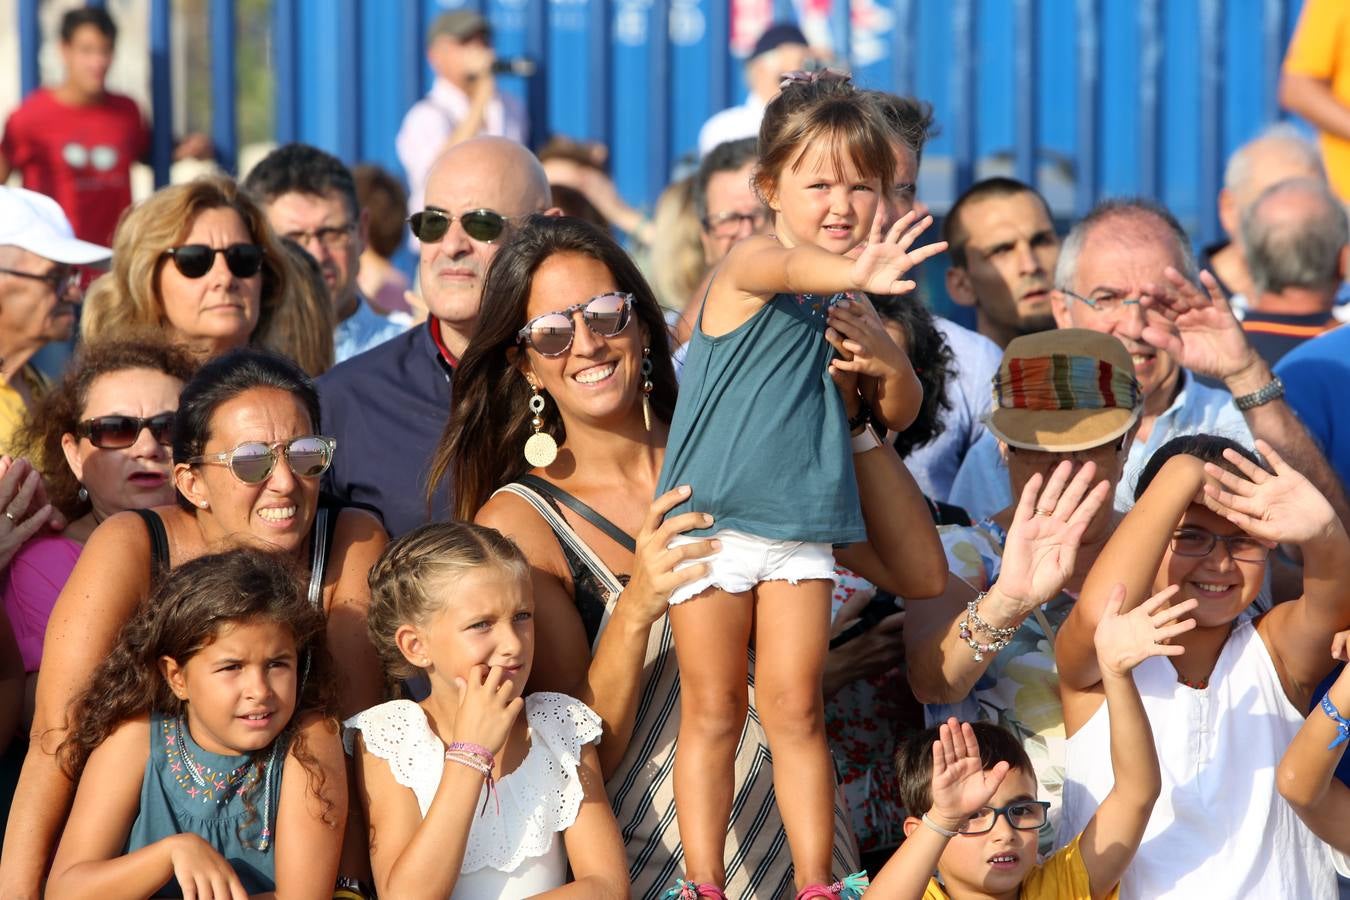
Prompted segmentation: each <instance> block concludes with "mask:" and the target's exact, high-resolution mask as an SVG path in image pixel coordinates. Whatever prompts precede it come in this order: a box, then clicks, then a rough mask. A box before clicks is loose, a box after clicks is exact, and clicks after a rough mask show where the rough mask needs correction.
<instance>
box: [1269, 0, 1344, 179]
mask: <svg viewBox="0 0 1350 900" xmlns="http://www.w3.org/2000/svg"><path fill="white" fill-rule="evenodd" d="M1284 70H1285V71H1286V72H1289V73H1291V74H1294V75H1304V76H1307V77H1308V78H1316V79H1317V80H1318V81H1323V82H1326V83H1327V84H1328V85H1329V86H1330V87H1331V93H1332V94H1333V95H1334V96H1335V97H1336V99H1337V100H1339V101H1340V102H1341V105H1342V106H1347V107H1350V3H1347V2H1346V0H1307V2H1306V3H1305V4H1304V6H1303V12H1302V13H1301V14H1300V15H1299V19H1298V28H1297V29H1296V30H1295V31H1294V39H1293V40H1292V41H1290V42H1289V53H1288V54H1286V56H1285V58H1284ZM1321 144H1322V156H1323V159H1324V160H1325V162H1326V167H1327V176H1328V177H1329V178H1330V179H1331V185H1332V187H1334V188H1335V189H1336V193H1338V194H1340V195H1341V198H1342V199H1345V200H1350V140H1346V139H1345V138H1340V137H1336V136H1335V135H1331V134H1327V133H1326V132H1322V135H1321Z"/></svg>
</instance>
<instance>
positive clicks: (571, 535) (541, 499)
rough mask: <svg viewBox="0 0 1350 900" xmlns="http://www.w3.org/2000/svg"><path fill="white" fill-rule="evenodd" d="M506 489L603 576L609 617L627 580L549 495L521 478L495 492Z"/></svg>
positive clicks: (580, 558)
mask: <svg viewBox="0 0 1350 900" xmlns="http://www.w3.org/2000/svg"><path fill="white" fill-rule="evenodd" d="M502 492H505V493H508V494H515V495H516V496H517V497H519V498H520V499H522V500H524V501H525V502H526V503H528V504H530V506H532V507H534V510H535V512H537V513H539V515H540V517H541V518H543V520H544V521H545V522H547V523H548V526H549V528H551V529H552V530H553V536H554V537H555V538H557V539H558V543H559V544H560V545H561V546H562V547H563V549H564V550H571V551H572V553H573V554H574V555H575V556H576V557H577V559H579V560H580V561H581V563H582V565H584V566H585V567H586V568H587V569H589V570H590V571H591V574H593V575H594V576H595V577H596V578H598V579H599V580H600V583H601V584H602V585H604V588H605V592H606V594H608V596H607V598H606V602H605V607H606V609H605V617H604V618H605V620H606V621H607V620H608V618H609V614H610V612H612V611H613V608H614V601H615V600H616V599H617V598H618V596H619V593H620V592H621V591H622V590H623V582H622V581H620V580H619V577H618V576H617V575H615V574H614V573H613V572H611V571H610V569H609V566H607V565H605V563H604V560H602V559H600V557H598V556H596V555H595V551H594V550H592V549H591V548H590V547H589V546H588V545H587V544H586V542H585V541H583V540H582V539H581V537H580V536H578V535H577V533H576V532H575V531H573V530H572V526H571V525H569V524H567V520H566V519H564V518H563V516H562V513H560V512H558V510H557V509H556V508H554V506H553V505H552V504H551V503H550V502H549V500H548V498H547V497H545V496H544V495H542V494H539V493H538V492H537V491H535V490H534V489H533V488H532V487H529V486H527V485H524V484H521V483H520V482H513V483H511V484H508V485H506V486H505V487H501V488H498V489H497V490H496V491H495V492H494V496H495V495H496V494H500V493H502ZM602 627H603V626H602Z"/></svg>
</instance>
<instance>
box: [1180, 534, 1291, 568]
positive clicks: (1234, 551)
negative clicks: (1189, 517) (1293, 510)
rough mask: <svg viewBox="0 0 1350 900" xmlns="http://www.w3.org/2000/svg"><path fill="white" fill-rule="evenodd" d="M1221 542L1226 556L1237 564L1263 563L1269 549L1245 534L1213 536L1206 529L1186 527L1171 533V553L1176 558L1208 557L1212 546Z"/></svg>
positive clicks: (1268, 553)
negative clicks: (1226, 550) (1224, 547)
mask: <svg viewBox="0 0 1350 900" xmlns="http://www.w3.org/2000/svg"><path fill="white" fill-rule="evenodd" d="M1219 541H1223V543H1224V546H1226V547H1227V548H1228V555H1229V556H1231V557H1232V558H1233V559H1235V560H1237V561H1238V562H1265V561H1266V557H1268V556H1270V548H1269V547H1267V546H1266V545H1265V544H1263V543H1261V542H1260V541H1258V540H1257V539H1256V538H1254V537H1248V536H1247V535H1245V534H1215V533H1214V532H1212V531H1210V530H1209V529H1207V528H1196V527H1195V526H1187V527H1185V528H1178V529H1177V530H1176V531H1174V532H1173V533H1172V552H1173V553H1175V554H1176V555H1177V556H1209V554H1210V552H1211V551H1212V550H1213V549H1214V545H1215V544H1217V543H1218V542H1219Z"/></svg>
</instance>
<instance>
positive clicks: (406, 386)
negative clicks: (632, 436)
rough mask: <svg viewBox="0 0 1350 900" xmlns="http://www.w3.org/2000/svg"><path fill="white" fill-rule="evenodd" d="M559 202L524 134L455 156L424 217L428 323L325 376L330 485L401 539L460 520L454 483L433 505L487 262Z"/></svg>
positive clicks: (440, 168)
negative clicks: (433, 485) (453, 517)
mask: <svg viewBox="0 0 1350 900" xmlns="http://www.w3.org/2000/svg"><path fill="white" fill-rule="evenodd" d="M549 198H550V191H549V185H548V179H547V178H546V177H545V175H544V170H543V167H542V166H540V165H539V161H538V160H537V159H535V157H534V155H533V154H532V153H530V151H529V150H527V149H525V148H524V147H523V146H521V145H520V144H518V143H516V142H515V141H511V140H507V139H505V138H499V137H480V138H475V139H473V140H470V141H466V142H465V143H462V144H457V145H455V146H454V147H452V148H451V149H450V150H448V151H446V153H445V155H443V156H442V157H441V158H440V159H439V160H437V161H436V163H435V164H434V165H433V166H432V168H431V171H430V173H429V174H428V176H427V189H426V209H425V210H424V211H423V213H422V215H421V216H420V217H418V216H415V217H414V218H415V219H417V220H418V221H419V222H420V223H421V227H420V229H419V230H418V238H419V240H420V242H421V248H420V254H421V258H420V262H419V273H418V274H419V282H420V288H421V293H422V300H423V302H425V303H426V306H427V310H428V311H429V313H430V315H429V316H428V318H427V321H426V322H425V323H424V324H422V325H418V326H416V327H414V328H413V329H411V330H410V331H408V332H406V333H404V334H402V335H400V336H398V337H396V338H394V339H392V340H390V341H387V342H385V343H384V344H381V345H380V346H378V347H376V348H374V349H373V350H370V351H368V352H366V353H363V354H361V355H359V356H357V357H355V358H353V359H351V360H349V361H347V362H345V363H342V364H341V365H339V366H337V367H336V368H334V369H333V370H332V371H330V372H328V373H327V374H325V375H324V376H323V377H322V378H320V379H319V401H320V404H321V407H322V410H321V412H322V417H323V431H324V434H327V435H331V436H333V437H335V438H337V445H338V449H337V452H336V453H335V454H334V457H333V465H332V466H331V467H330V468H329V470H328V472H327V474H326V475H325V476H324V486H325V487H326V488H327V489H328V490H330V491H332V492H333V493H335V494H337V495H338V496H339V497H342V498H343V499H345V500H348V501H351V502H353V503H357V504H360V505H361V506H365V507H367V508H369V509H371V510H374V511H375V512H377V513H379V515H380V516H381V518H383V520H384V527H385V529H386V530H387V531H388V532H389V536H390V537H391V538H395V537H398V536H399V535H400V534H403V533H404V532H407V531H410V530H411V529H413V528H415V527H417V526H418V525H420V524H422V523H424V522H427V521H431V520H433V519H435V520H444V519H447V518H449V517H450V514H451V513H450V508H451V506H450V492H449V489H448V488H446V487H442V488H441V489H439V490H438V491H437V492H436V496H435V498H434V502H432V503H428V501H427V470H428V469H429V467H430V464H431V459H432V457H433V455H434V454H435V452H436V447H437V445H438V444H439V443H440V440H441V434H442V433H443V431H444V430H445V423H446V419H447V418H448V416H449V413H450V377H451V375H452V374H453V372H454V367H455V365H456V363H457V362H458V361H459V357H460V355H461V354H463V352H464V348H465V347H467V346H468V344H469V339H470V338H471V337H472V336H473V332H474V328H475V327H476V326H477V324H478V307H479V300H480V299H481V296H482V290H483V277H484V275H485V274H486V272H487V266H488V263H489V262H490V261H491V260H492V257H493V255H494V254H496V252H497V248H498V247H499V246H501V244H502V242H504V241H505V240H507V239H508V238H509V237H510V235H511V231H512V229H514V228H515V227H516V226H517V225H518V224H519V222H520V221H521V220H522V219H523V218H524V217H525V216H527V215H529V214H530V213H536V212H543V211H545V210H547V209H548V208H549V203H550V200H549ZM550 212H556V210H550Z"/></svg>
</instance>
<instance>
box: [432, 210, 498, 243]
mask: <svg viewBox="0 0 1350 900" xmlns="http://www.w3.org/2000/svg"><path fill="white" fill-rule="evenodd" d="M455 219H459V224H460V227H461V228H463V229H464V233H465V234H467V235H468V236H469V237H471V238H473V239H474V240H475V241H479V242H481V243H484V244H490V243H492V242H493V241H495V240H496V239H497V238H499V237H501V236H502V231H504V230H505V229H506V222H507V218H506V216H504V215H502V214H501V213H499V212H493V211H492V210H490V209H471V210H469V211H468V212H466V213H461V214H460V215H458V216H452V215H450V214H449V213H448V212H446V211H445V210H443V209H436V208H435V207H434V206H429V207H427V208H426V209H424V210H422V211H421V212H419V213H413V214H412V215H411V216H410V217H409V218H408V224H409V225H411V226H412V232H413V234H414V235H415V236H416V237H417V239H418V240H419V241H421V242H423V243H424V244H434V243H436V242H437V241H439V240H440V239H441V238H443V237H445V233H446V232H447V231H449V230H450V223H451V222H453V221H455Z"/></svg>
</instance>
